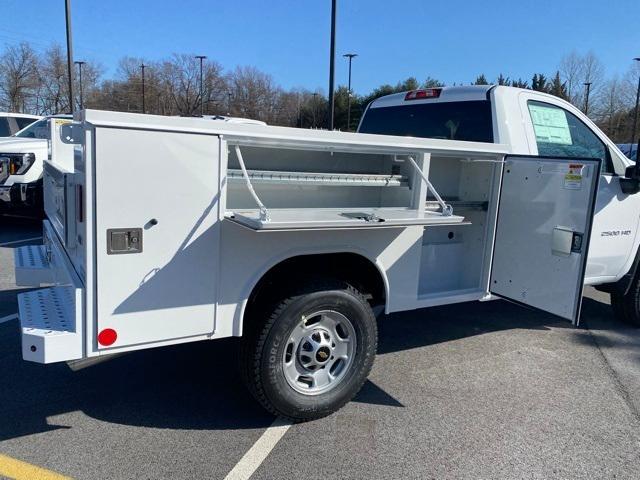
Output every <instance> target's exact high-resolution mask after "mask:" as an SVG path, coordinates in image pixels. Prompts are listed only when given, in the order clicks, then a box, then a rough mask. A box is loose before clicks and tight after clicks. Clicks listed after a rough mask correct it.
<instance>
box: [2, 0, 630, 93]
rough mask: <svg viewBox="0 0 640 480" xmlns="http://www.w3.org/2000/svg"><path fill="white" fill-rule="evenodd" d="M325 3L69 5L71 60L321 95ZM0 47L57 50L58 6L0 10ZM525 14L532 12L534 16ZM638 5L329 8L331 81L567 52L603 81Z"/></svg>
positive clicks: (623, 54) (623, 58)
mask: <svg viewBox="0 0 640 480" xmlns="http://www.w3.org/2000/svg"><path fill="white" fill-rule="evenodd" d="M330 3H331V2H330V0H313V1H312V0H297V1H295V0H269V1H265V0H263V1H259V0H226V1H218V0H209V1H205V0H172V1H168V0H156V1H151V0H128V1H125V0H72V9H73V12H72V13H73V30H74V50H75V52H74V53H75V59H76V60H81V59H82V60H85V59H91V60H96V61H99V62H100V63H101V64H102V65H103V66H104V67H105V69H106V71H105V74H106V76H111V75H113V74H114V73H115V67H116V65H117V62H118V59H119V58H121V57H123V56H125V55H128V56H134V57H144V58H146V59H149V60H155V59H160V58H162V57H165V56H168V55H170V54H171V53H193V54H203V55H207V56H208V57H209V58H211V59H215V60H217V61H218V62H219V63H221V64H222V65H223V67H225V68H226V69H232V68H234V67H235V66H236V65H254V66H256V67H258V68H259V69H261V70H263V71H265V72H267V73H270V74H271V75H272V76H273V77H274V79H275V80H276V82H278V83H279V84H280V85H282V86H283V87H285V88H289V87H297V86H299V87H305V88H308V89H311V90H314V89H316V88H321V89H323V90H325V91H326V88H327V84H328V64H329V61H328V52H329V22H330ZM0 5H1V7H0V11H1V12H2V19H3V21H2V27H0V44H3V43H14V42H18V41H22V40H28V41H31V42H32V44H33V45H34V46H35V47H36V48H38V49H43V48H45V47H46V46H47V45H49V44H50V43H51V42H54V41H57V42H58V43H60V44H63V45H64V42H65V30H64V0H28V1H27V0H0ZM534 5H535V7H534ZM639 25H640V1H638V0H610V1H608V2H602V1H597V2H596V1H595V0H555V1H553V0H539V1H537V2H534V1H531V0H523V1H518V0H494V1H492V0H486V1H482V2H481V1H471V0H457V1H451V0H449V1H446V2H442V1H433V2H427V1H419V0H396V1H389V0H338V35H337V55H338V60H337V66H336V76H337V82H338V83H340V84H345V83H346V76H347V69H346V60H344V59H343V58H342V57H341V56H340V55H341V54H343V53H346V52H349V51H353V52H356V53H358V54H359V57H358V58H356V59H355V60H354V70H353V88H354V90H355V91H356V92H358V93H367V92H369V91H370V90H371V89H373V88H374V87H376V86H378V85H380V84H382V83H396V82H397V81H399V80H401V79H404V78H406V77H408V76H411V75H413V76H416V77H417V78H418V79H424V78H426V77H427V76H432V77H435V78H438V79H440V80H442V81H445V82H447V83H453V82H464V83H468V82H470V81H472V80H473V79H474V78H475V77H476V75H478V74H479V73H484V74H485V75H486V76H487V78H488V79H489V80H494V79H495V78H496V77H497V75H498V74H499V73H500V72H504V73H505V74H506V75H509V76H511V77H512V78H514V77H515V78H517V77H523V78H525V79H527V80H529V79H530V78H531V75H532V74H533V73H534V72H537V71H542V72H544V73H552V72H553V71H554V70H555V69H556V67H557V65H558V63H559V61H560V59H561V58H562V56H563V55H564V54H565V53H568V52H570V51H572V50H577V51H578V52H586V51H588V50H593V51H594V52H595V53H596V55H597V56H598V57H599V58H600V59H601V60H602V61H603V62H604V64H605V65H606V67H607V73H608V74H615V73H619V74H622V73H624V72H625V71H626V70H627V69H628V67H629V65H630V63H631V61H630V59H631V58H633V57H636V56H640V26H639Z"/></svg>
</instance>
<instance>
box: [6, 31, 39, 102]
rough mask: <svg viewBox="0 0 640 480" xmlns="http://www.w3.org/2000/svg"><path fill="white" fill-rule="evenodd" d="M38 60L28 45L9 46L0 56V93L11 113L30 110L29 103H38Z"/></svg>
mask: <svg viewBox="0 0 640 480" xmlns="http://www.w3.org/2000/svg"><path fill="white" fill-rule="evenodd" d="M37 65H38V60H37V56H36V54H35V52H34V51H33V49H32V48H31V46H30V45H29V44H28V43H25V42H23V43H20V44H18V45H9V46H7V47H6V48H5V51H4V53H3V54H2V56H0V93H1V94H2V98H1V100H2V102H3V103H4V105H5V108H7V109H8V110H10V111H15V112H20V111H23V110H28V108H27V102H33V103H37V99H36V97H35V94H34V92H33V91H34V90H35V87H36V83H37V76H36V72H37Z"/></svg>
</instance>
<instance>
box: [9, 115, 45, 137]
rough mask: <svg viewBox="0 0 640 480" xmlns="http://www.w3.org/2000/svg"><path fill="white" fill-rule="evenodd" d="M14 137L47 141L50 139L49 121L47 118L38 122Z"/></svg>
mask: <svg viewBox="0 0 640 480" xmlns="http://www.w3.org/2000/svg"><path fill="white" fill-rule="evenodd" d="M14 137H22V138H43V139H45V140H46V139H48V138H49V120H48V119H46V118H43V119H42V120H38V121H37V122H35V123H32V124H31V125H29V126H28V127H26V128H23V129H22V130H20V131H19V132H17V133H16V134H15V135H14Z"/></svg>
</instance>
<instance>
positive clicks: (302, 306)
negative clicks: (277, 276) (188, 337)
mask: <svg viewBox="0 0 640 480" xmlns="http://www.w3.org/2000/svg"><path fill="white" fill-rule="evenodd" d="M263 305H264V304H263ZM324 309H331V310H333V311H336V312H339V313H340V314H342V315H344V316H345V317H347V318H348V319H349V321H350V322H351V324H352V325H353V327H354V330H355V334H356V342H355V345H356V348H355V355H354V358H353V362H352V363H351V366H350V367H349V368H348V369H347V370H346V371H345V373H344V377H343V378H342V379H341V380H340V382H339V383H337V385H336V386H335V388H332V389H331V390H329V391H327V392H323V393H318V394H315V395H306V394H304V393H300V392H298V391H296V390H294V389H293V388H292V387H291V386H290V384H289V383H287V379H286V377H285V374H284V368H283V363H282V359H283V358H284V354H285V348H287V341H288V339H289V336H290V335H291V332H292V331H293V329H294V327H296V326H297V325H298V324H299V323H300V322H301V319H302V317H303V316H304V315H305V314H311V313H312V312H314V311H318V310H324ZM260 317H262V319H261V318H260ZM265 319H266V320H265ZM377 344H378V330H377V325H376V320H375V317H374V315H373V311H372V310H371V307H370V305H369V304H368V303H367V301H366V300H365V298H364V297H363V295H362V294H361V293H360V292H359V291H357V290H356V289H355V288H353V287H352V286H350V285H348V284H347V283H345V282H342V281H337V280H320V281H314V282H313V283H312V284H309V285H306V286H303V287H301V288H298V289H297V290H294V291H293V293H291V294H290V295H287V296H286V298H284V299H283V300H281V301H279V302H277V304H276V305H275V306H274V307H272V308H264V309H260V308H254V309H253V313H252V318H251V319H249V322H248V324H245V336H244V337H243V342H242V347H241V352H240V355H241V359H240V360H241V369H242V374H243V375H242V376H243V379H244V381H245V384H246V386H247V388H248V389H249V391H250V392H251V393H252V394H253V396H254V397H255V398H256V400H257V401H258V402H259V403H260V404H261V405H262V406H263V407H264V408H265V409H266V410H267V411H269V412H271V413H272V414H274V415H279V416H282V417H285V418H287V419H289V420H292V421H306V420H313V419H316V418H321V417H324V416H326V415H329V414H331V413H333V412H335V411H336V410H338V409H340V408H341V407H342V406H343V405H345V404H346V403H347V402H349V401H350V400H351V399H352V398H353V397H354V396H355V395H356V394H357V393H358V391H359V390H360V388H362V385H363V384H364V382H365V381H366V379H367V376H368V375H369V372H370V371H371V367H372V366H373V361H374V358H375V354H376V349H377Z"/></svg>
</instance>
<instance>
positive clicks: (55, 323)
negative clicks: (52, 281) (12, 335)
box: [18, 286, 82, 363]
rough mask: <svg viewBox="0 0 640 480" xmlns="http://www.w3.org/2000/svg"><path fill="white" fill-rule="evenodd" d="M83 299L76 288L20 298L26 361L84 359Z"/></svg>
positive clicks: (69, 287) (64, 288)
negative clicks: (81, 314)
mask: <svg viewBox="0 0 640 480" xmlns="http://www.w3.org/2000/svg"><path fill="white" fill-rule="evenodd" d="M81 299H82V296H81V291H80V289H77V288H75V287H73V286H63V287H50V288H43V289H41V290H34V291H32V292H26V293H21V294H19V295H18V305H19V309H20V310H19V311H20V325H21V327H22V356H23V358H24V359H25V360H30V361H33V362H38V363H52V362H60V361H66V360H74V359H77V358H80V357H81V356H82V338H81V335H80V332H79V331H78V328H77V327H78V326H79V324H80V318H81V317H80V316H79V312H80V311H81V308H80V307H81V305H82V303H81V302H82V300H81Z"/></svg>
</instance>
